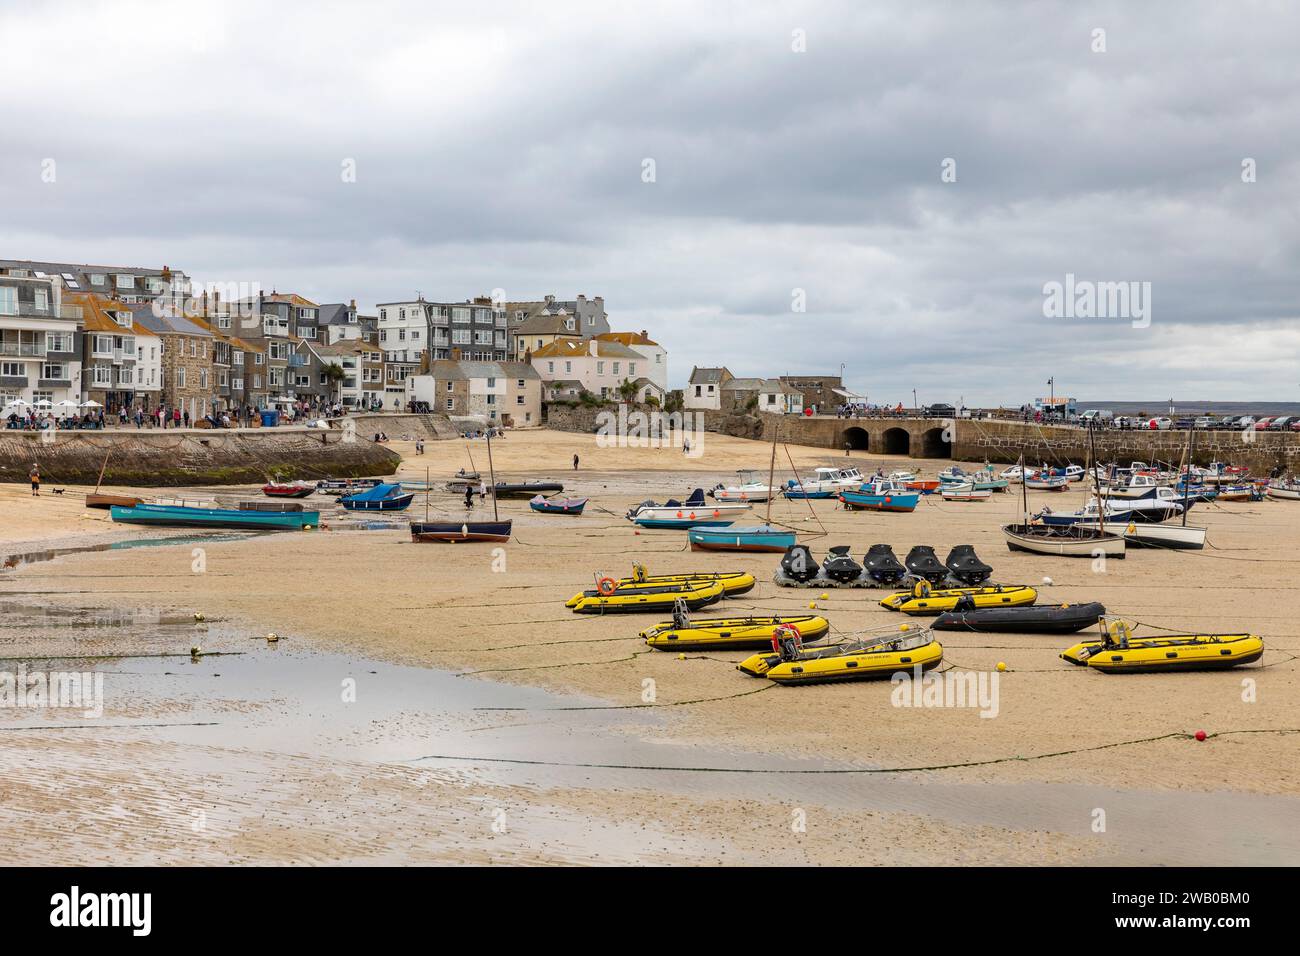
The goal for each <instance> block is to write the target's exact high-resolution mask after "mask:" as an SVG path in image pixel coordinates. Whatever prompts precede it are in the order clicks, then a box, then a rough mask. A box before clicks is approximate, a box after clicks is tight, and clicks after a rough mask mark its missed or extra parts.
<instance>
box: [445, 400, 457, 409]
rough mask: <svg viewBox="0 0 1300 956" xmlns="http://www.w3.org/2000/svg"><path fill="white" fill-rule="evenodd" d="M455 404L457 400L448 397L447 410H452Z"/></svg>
mask: <svg viewBox="0 0 1300 956" xmlns="http://www.w3.org/2000/svg"><path fill="white" fill-rule="evenodd" d="M455 405H456V400H455V399H454V398H449V399H447V411H451V410H452V408H454V407H455Z"/></svg>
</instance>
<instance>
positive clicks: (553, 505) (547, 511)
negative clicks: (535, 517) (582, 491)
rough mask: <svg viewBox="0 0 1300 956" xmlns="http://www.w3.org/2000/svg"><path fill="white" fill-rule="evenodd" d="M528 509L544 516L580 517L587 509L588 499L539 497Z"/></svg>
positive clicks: (530, 503) (529, 504) (531, 502)
mask: <svg viewBox="0 0 1300 956" xmlns="http://www.w3.org/2000/svg"><path fill="white" fill-rule="evenodd" d="M528 507H530V508H532V509H533V510H534V511H537V512H540V513H542V514H544V515H575V516H576V515H580V514H582V509H583V508H585V507H587V499H586V498H543V497H542V496H541V495H538V496H537V497H536V498H534V499H533V500H532V501H530V502H528Z"/></svg>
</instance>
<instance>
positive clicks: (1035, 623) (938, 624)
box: [930, 601, 1106, 634]
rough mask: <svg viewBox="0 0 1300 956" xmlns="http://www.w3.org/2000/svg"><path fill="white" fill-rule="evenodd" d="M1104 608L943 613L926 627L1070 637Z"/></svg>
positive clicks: (1093, 605)
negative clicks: (1069, 635)
mask: <svg viewBox="0 0 1300 956" xmlns="http://www.w3.org/2000/svg"><path fill="white" fill-rule="evenodd" d="M1105 613H1106V608H1105V607H1104V606H1103V605H1101V604H1098V603H1096V602H1095V601H1094V602H1089V603H1086V604H1071V605H1068V606H1066V605H1064V604H1046V605H1040V606H1034V607H1007V608H996V607H995V608H987V609H984V610H976V611H945V612H944V613H942V614H940V615H939V616H938V617H937V618H935V619H934V623H933V624H931V625H930V626H931V627H933V628H934V629H935V630H936V631H971V632H975V633H980V634H984V633H988V634H1074V633H1075V632H1077V631H1081V630H1083V629H1084V628H1085V627H1092V626H1093V625H1094V624H1096V623H1097V622H1098V621H1099V620H1101V616H1102V615H1103V614H1105Z"/></svg>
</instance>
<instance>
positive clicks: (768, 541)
mask: <svg viewBox="0 0 1300 956" xmlns="http://www.w3.org/2000/svg"><path fill="white" fill-rule="evenodd" d="M686 536H687V539H688V540H689V541H690V544H691V550H692V551H784V550H785V549H786V548H788V547H790V545H792V544H794V532H793V531H783V530H781V529H780V528H774V527H772V525H770V524H760V525H752V526H749V527H742V528H737V527H735V526H732V527H730V528H691V529H690V530H689V531H687V532H686Z"/></svg>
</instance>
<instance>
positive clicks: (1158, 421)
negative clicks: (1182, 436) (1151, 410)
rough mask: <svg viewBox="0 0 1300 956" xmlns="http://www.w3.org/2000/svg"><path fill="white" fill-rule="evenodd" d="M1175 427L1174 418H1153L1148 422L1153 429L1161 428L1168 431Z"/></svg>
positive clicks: (1148, 426)
mask: <svg viewBox="0 0 1300 956" xmlns="http://www.w3.org/2000/svg"><path fill="white" fill-rule="evenodd" d="M1173 427H1174V420H1173V419H1172V418H1152V419H1150V420H1149V421H1148V422H1147V428H1149V429H1151V430H1152V431H1156V430H1159V431H1162V432H1163V431H1168V430H1169V429H1171V428H1173Z"/></svg>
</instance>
